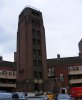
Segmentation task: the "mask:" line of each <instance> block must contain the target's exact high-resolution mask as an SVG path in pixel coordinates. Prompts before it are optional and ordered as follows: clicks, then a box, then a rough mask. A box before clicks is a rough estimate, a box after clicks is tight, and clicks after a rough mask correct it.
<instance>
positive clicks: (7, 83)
mask: <svg viewBox="0 0 82 100" xmlns="http://www.w3.org/2000/svg"><path fill="white" fill-rule="evenodd" d="M15 90H16V64H15V63H14V62H10V61H4V60H3V59H2V57H1V56H0V91H7V92H9V91H15Z"/></svg>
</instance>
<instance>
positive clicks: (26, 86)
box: [17, 7, 48, 92]
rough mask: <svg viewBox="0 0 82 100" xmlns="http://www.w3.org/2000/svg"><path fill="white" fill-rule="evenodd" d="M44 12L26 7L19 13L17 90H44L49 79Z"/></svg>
mask: <svg viewBox="0 0 82 100" xmlns="http://www.w3.org/2000/svg"><path fill="white" fill-rule="evenodd" d="M46 60H47V59H46V43H45V30H44V25H43V18H42V13H41V12H40V11H39V10H36V9H33V8H30V7H26V8H24V10H23V11H22V12H21V13H20V15H19V22H18V32H17V90H18V91H28V92H33V91H44V90H46V87H45V86H46V83H47V80H48V76H47V75H48V73H47V61H46Z"/></svg>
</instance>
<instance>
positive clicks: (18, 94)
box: [12, 92, 26, 100]
mask: <svg viewBox="0 0 82 100" xmlns="http://www.w3.org/2000/svg"><path fill="white" fill-rule="evenodd" d="M12 98H18V99H19V100H25V98H26V97H25V93H24V92H14V93H12Z"/></svg>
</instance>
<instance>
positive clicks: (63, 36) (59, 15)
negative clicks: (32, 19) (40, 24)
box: [0, 0, 82, 61]
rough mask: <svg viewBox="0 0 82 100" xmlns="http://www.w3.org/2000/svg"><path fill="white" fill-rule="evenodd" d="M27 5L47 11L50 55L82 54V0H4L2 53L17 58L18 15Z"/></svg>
mask: <svg viewBox="0 0 82 100" xmlns="http://www.w3.org/2000/svg"><path fill="white" fill-rule="evenodd" d="M27 5H30V6H33V7H35V8H37V9H39V10H40V11H41V12H42V14H43V21H44V27H45V34H46V48H47V58H56V57H57V54H60V56H61V57H72V56H78V53H79V49H78V43H79V41H80V40H81V38H82V0H0V56H3V59H4V60H8V61H14V52H15V51H16V36H17V28H18V15H19V14H20V12H21V11H22V10H23V9H24V7H25V6H27Z"/></svg>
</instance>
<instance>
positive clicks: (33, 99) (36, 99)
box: [27, 95, 48, 100]
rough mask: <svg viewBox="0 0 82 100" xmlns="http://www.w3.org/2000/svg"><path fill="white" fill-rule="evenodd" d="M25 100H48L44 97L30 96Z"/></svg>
mask: <svg viewBox="0 0 82 100" xmlns="http://www.w3.org/2000/svg"><path fill="white" fill-rule="evenodd" d="M27 100H48V99H47V97H46V96H44V95H42V96H30V97H27Z"/></svg>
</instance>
